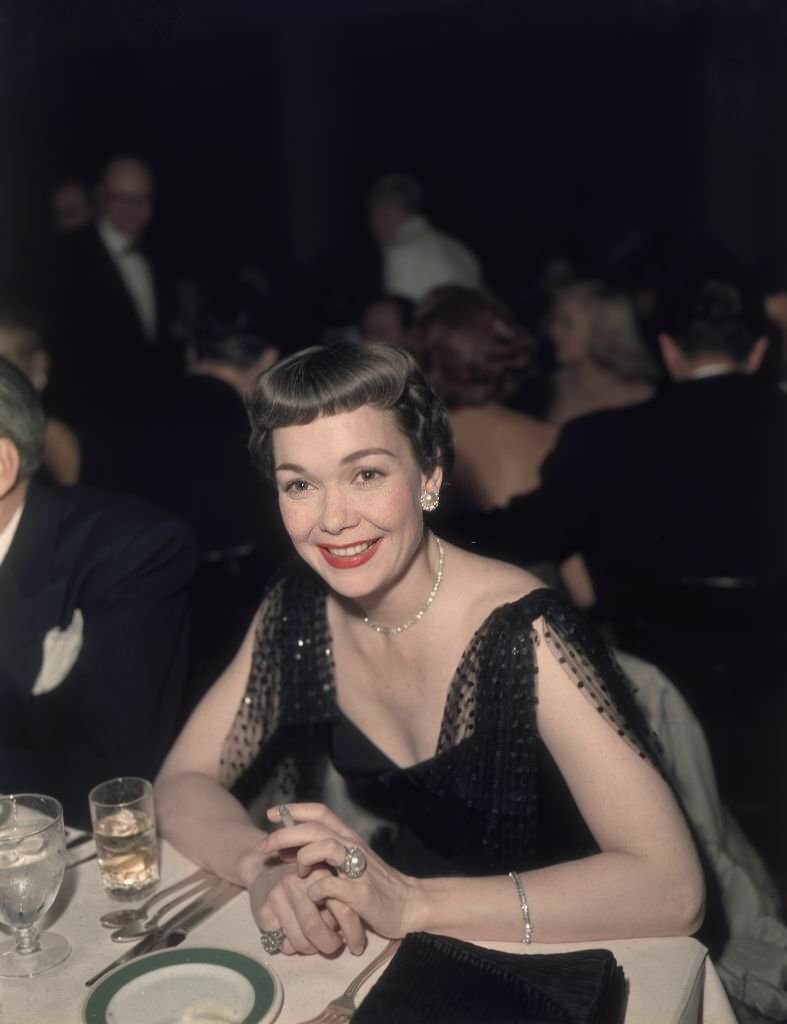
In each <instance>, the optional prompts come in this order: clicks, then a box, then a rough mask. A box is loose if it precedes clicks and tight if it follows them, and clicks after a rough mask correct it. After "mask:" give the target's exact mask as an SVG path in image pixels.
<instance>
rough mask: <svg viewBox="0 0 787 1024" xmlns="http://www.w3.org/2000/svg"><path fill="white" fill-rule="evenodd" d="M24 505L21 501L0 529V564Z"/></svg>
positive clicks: (12, 539)
mask: <svg viewBox="0 0 787 1024" xmlns="http://www.w3.org/2000/svg"><path fill="white" fill-rule="evenodd" d="M24 507H25V503H24V502H22V504H21V505H20V506H19V508H18V509H17V510H16V512H14V514H13V515H12V516H11V518H10V520H9V521H8V522H7V523H6V525H5V526H4V527H3V529H2V530H0V565H2V564H3V562H4V561H5V556H6V555H7V554H8V552H9V550H10V548H11V545H12V544H13V541H14V536H15V534H16V528H17V527H18V526H19V520H20V519H21V518H22V511H23V509H24Z"/></svg>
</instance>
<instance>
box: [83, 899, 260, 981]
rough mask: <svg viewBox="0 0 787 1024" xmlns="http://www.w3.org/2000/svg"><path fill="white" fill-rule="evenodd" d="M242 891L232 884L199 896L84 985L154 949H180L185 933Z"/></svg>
mask: <svg viewBox="0 0 787 1024" xmlns="http://www.w3.org/2000/svg"><path fill="white" fill-rule="evenodd" d="M242 891H243V890H242V888H241V887H240V886H239V885H233V884H232V883H231V882H222V881H220V882H218V883H217V885H215V886H214V887H213V888H212V889H211V890H209V892H207V893H202V895H200V896H198V897H197V898H196V899H194V900H192V901H191V903H189V904H187V905H186V906H185V907H183V908H182V909H181V910H179V911H178V912H177V914H173V915H172V917H171V918H170V919H169V921H167V922H166V924H163V925H161V926H160V927H158V928H156V929H154V930H153V931H152V932H150V934H149V935H146V936H145V937H144V938H143V939H141V940H140V941H139V942H138V943H136V945H134V946H132V947H131V949H130V950H129V951H128V952H127V953H124V954H123V956H119V957H118V958H117V959H116V960H113V961H112V963H111V964H107V966H106V967H104V968H103V969H102V970H100V971H99V972H98V974H94V975H93V977H92V978H88V980H87V981H86V982H85V985H86V986H87V987H88V988H89V987H90V986H91V985H93V984H95V982H97V981H98V979H99V978H103V977H104V975H105V974H108V973H109V972H110V971H113V970H114V969H115V968H116V967H120V966H121V965H122V964H126V963H128V962H129V960H134V959H135V958H136V957H138V956H143V955H144V954H145V953H152V952H154V951H155V950H157V949H168V948H170V947H171V946H177V945H179V944H180V943H181V942H183V940H184V939H185V938H186V936H187V935H188V929H190V928H196V926H197V925H198V924H201V923H202V922H203V921H204V920H205V919H206V918H207V917H210V916H211V914H215V913H216V911H217V910H220V909H221V908H222V907H223V906H224V905H225V904H226V903H229V902H230V900H233V899H235V897H236V896H237V895H238V893H240V892H242Z"/></svg>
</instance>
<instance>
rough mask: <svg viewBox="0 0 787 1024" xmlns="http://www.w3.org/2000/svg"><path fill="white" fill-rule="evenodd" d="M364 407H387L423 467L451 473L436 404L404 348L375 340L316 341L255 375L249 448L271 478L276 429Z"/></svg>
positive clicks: (446, 432)
mask: <svg viewBox="0 0 787 1024" xmlns="http://www.w3.org/2000/svg"><path fill="white" fill-rule="evenodd" d="M364 405H373V406H375V407H376V408H378V409H390V410H391V411H392V412H393V414H394V416H395V418H396V423H397V426H398V428H399V430H400V431H401V432H402V433H403V434H404V435H405V437H407V438H408V440H409V441H410V444H411V445H412V447H413V452H414V454H415V458H416V461H417V462H418V465H419V467H420V469H421V470H422V472H424V473H431V472H432V470H434V469H435V467H437V466H440V467H441V469H442V470H443V472H444V473H445V474H448V473H449V472H450V470H451V466H452V464H453V457H454V449H453V441H452V439H451V428H450V427H449V425H448V414H447V413H446V410H445V407H444V405H443V403H442V402H441V401H440V399H439V398H438V397H437V396H436V395H435V393H434V392H433V391H432V389H431V387H430V386H429V384H428V383H427V381H426V378H425V377H424V375H423V373H422V372H421V369H420V368H419V366H418V364H417V363H416V361H415V359H413V357H412V356H411V355H410V354H409V353H408V352H405V351H404V349H400V348H395V347H393V346H391V345H381V344H376V343H368V344H355V343H350V342H340V343H339V344H335V345H315V346H313V347H311V348H305V349H303V350H302V351H300V352H296V353H295V354H294V355H292V356H289V357H288V358H287V359H283V360H282V361H281V362H280V363H277V364H276V365H275V366H272V367H271V369H270V370H266V371H265V372H264V373H262V374H261V375H260V377H259V380H258V381H257V385H256V387H255V389H254V393H253V394H252V397H251V399H250V400H249V403H248V413H249V419H250V421H251V440H250V442H249V448H250V450H251V452H252V454H253V456H254V458H255V460H256V462H257V464H258V466H259V467H260V469H261V470H262V472H263V473H264V475H265V476H266V477H268V478H269V479H272V478H273V459H272V451H271V448H272V443H271V442H272V432H273V431H274V430H275V429H276V428H277V427H293V426H302V425H304V424H306V423H311V422H313V421H314V420H316V419H318V418H319V417H320V416H335V415H336V414H337V413H340V412H354V411H355V410H356V409H360V408H361V407H362V406H364Z"/></svg>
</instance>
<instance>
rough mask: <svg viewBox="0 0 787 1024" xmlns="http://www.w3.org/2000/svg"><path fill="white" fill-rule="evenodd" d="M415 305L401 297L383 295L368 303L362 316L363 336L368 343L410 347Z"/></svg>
mask: <svg viewBox="0 0 787 1024" xmlns="http://www.w3.org/2000/svg"><path fill="white" fill-rule="evenodd" d="M414 314H415V303H413V302H411V301H410V300H409V299H405V298H404V297H403V296H401V295H381V296H379V298H376V299H372V301H371V302H369V303H367V305H366V306H365V308H364V310H363V314H362V316H361V335H362V337H363V338H364V340H366V341H384V342H385V343H386V345H399V346H401V347H402V348H408V347H409V338H408V335H409V331H410V327H411V325H412V322H413V316H414Z"/></svg>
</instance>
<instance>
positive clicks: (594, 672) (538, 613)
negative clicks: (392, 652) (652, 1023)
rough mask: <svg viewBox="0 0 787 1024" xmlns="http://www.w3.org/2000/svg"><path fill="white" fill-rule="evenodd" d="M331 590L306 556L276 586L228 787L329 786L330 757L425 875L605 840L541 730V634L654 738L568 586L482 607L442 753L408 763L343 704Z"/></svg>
mask: <svg viewBox="0 0 787 1024" xmlns="http://www.w3.org/2000/svg"><path fill="white" fill-rule="evenodd" d="M325 601H326V590H325V585H324V584H323V582H322V581H321V580H320V579H319V577H317V576H316V575H315V574H314V573H312V571H311V570H310V569H308V567H306V566H303V567H297V568H294V569H293V570H292V571H289V572H288V573H287V575H285V576H284V577H282V578H281V579H280V580H278V581H277V582H276V583H274V584H273V586H272V587H271V589H270V590H269V592H268V594H267V596H266V598H265V600H264V601H263V604H262V606H261V611H260V618H259V625H258V630H257V637H256V643H255V648H254V654H253V659H252V669H251V673H250V677H249V681H248V685H247V689H246V693H245V695H244V697H243V699H242V702H241V705H240V707H239V709H238V712H237V715H236V718H235V721H234V724H233V727H232V729H231V731H230V733H229V735H228V737H227V739H226V741H225V746H224V752H223V757H222V781H223V783H224V785H226V786H227V787H228V788H231V789H232V790H233V792H234V793H235V794H236V795H237V796H238V797H239V798H240V799H241V800H243V801H244V802H247V803H250V802H251V801H252V800H254V799H257V798H259V797H260V795H261V794H263V799H265V800H266V801H269V802H270V804H274V803H277V802H281V801H285V800H320V799H321V798H322V790H321V786H322V782H323V778H324V774H325V768H326V764H327V760H328V758H329V757H330V758H332V759H333V761H334V764H335V766H336V768H337V769H338V770H339V771H340V773H342V774H343V775H344V776H345V778H346V780H347V782H348V787H349V790H350V793H351V795H352V796H353V798H354V799H355V800H356V801H357V802H358V803H359V804H360V805H361V806H363V807H365V808H367V809H368V810H370V811H372V812H373V813H375V814H377V815H379V816H381V817H383V818H385V819H387V821H389V822H390V823H391V824H390V827H385V828H383V829H382V830H381V831H380V833H379V834H378V835H376V836H375V837H374V838H373V840H372V845H373V846H374V847H375V848H376V849H377V850H378V852H379V853H380V854H381V855H382V856H383V857H385V859H386V860H388V862H389V863H391V864H392V865H393V866H394V867H397V868H399V869H400V870H402V871H406V872H407V873H409V874H414V875H417V876H420V877H429V876H435V875H463V874H464V875H466V874H470V875H493V874H501V873H506V872H508V871H510V870H512V869H516V870H526V869H530V868H534V867H539V866H543V865H545V864H549V863H557V862H560V861H564V860H568V859H573V858H577V857H581V856H586V855H588V854H591V853H594V852H597V851H598V847H597V845H596V844H595V841H594V840H593V838H592V836H591V835H590V833H589V831H588V829H587V827H586V826H585V824H584V822H583V820H582V817H581V815H580V814H579V811H578V809H577V808H576V805H575V804H574V801H573V799H572V797H571V795H570V793H569V792H568V789H567V787H566V785H565V783H564V782H563V780H562V777H561V776H560V773H559V771H558V770H557V768H556V766H555V765H554V762H553V761H552V759H551V757H550V755H549V753H548V751H547V750H546V747H545V746H544V744H543V743H542V741H541V740H540V738H539V736H538V731H537V724H536V679H537V656H536V653H537V652H536V648H537V645H538V644H539V643H547V644H548V645H549V647H550V650H551V651H552V653H553V654H554V656H555V657H556V659H557V660H558V661H559V662H560V664H561V665H562V666H563V668H564V670H565V672H566V676H567V681H570V683H571V684H572V685H575V686H577V687H579V688H580V689H581V690H582V692H583V693H584V694H585V695H586V697H587V699H588V700H589V701H591V702H592V703H593V705H594V707H596V709H597V710H598V713H599V714H600V715H602V716H603V717H604V719H605V720H606V721H607V722H608V724H609V726H610V728H613V729H615V731H616V732H617V733H618V734H619V736H620V737H621V742H625V743H627V744H629V745H630V746H631V747H632V748H633V749H635V750H636V752H637V753H638V755H639V756H640V757H642V758H649V759H650V760H652V761H653V762H657V759H658V755H657V752H656V746H657V745H656V743H655V740H654V738H653V737H652V734H650V732H649V730H648V729H647V727H646V725H645V722H644V719H643V718H642V715H641V713H640V712H639V710H638V708H637V707H636V705H635V704H634V701H633V699H632V696H631V693H630V690H629V684H628V681H627V680H626V679H625V677H624V676H623V674H622V673H621V671H620V670H619V669H618V667H617V664H616V663H615V661H614V659H613V658H612V657H611V655H610V654H609V652H608V650H607V648H606V647H605V645H604V644H603V642H602V641H601V640H600V639H599V638H598V637H597V636H596V635H595V634H594V632H593V631H592V630H591V629H589V628H588V627H587V625H586V624H585V623H584V622H583V620H582V618H581V617H580V616H579V615H578V614H577V613H576V611H575V610H574V609H573V608H572V607H571V606H570V605H569V604H567V603H566V601H565V600H564V599H563V598H562V597H561V596H560V595H558V594H557V593H556V592H554V591H551V590H548V589H546V588H541V589H538V590H534V591H532V592H531V593H529V594H527V595H526V596H525V597H522V598H521V599H519V600H518V601H514V602H512V603H509V604H504V605H501V606H500V607H498V608H496V609H495V610H494V611H493V612H492V613H491V614H490V615H489V616H488V617H487V618H486V620H485V621H484V622H483V623H482V625H481V626H480V627H479V629H478V630H477V631H476V632H475V634H474V635H473V637H472V638H471V640H470V642H469V643H468V645H467V647H466V648H465V651H464V653H463V655H462V658H461V661H460V663H459V665H458V667H457V669H456V672H455V674H454V677H453V679H452V681H451V684H450V686H449V689H448V695H447V698H446V703H445V707H444V712H443V719H442V724H441V728H440V734H439V739H438V744H437V749H436V752H435V755H434V756H433V757H432V758H429V759H428V760H426V761H423V762H421V763H419V764H417V765H415V766H412V767H408V768H400V767H398V766H396V765H395V764H393V762H391V761H389V760H388V759H387V758H386V756H385V755H384V754H383V753H382V751H380V750H378V749H377V747H375V746H374V745H373V744H372V743H371V742H370V741H369V740H368V739H367V737H366V736H364V734H363V733H361V732H360V731H359V730H358V729H357V728H356V727H355V726H354V725H353V723H352V722H351V721H350V720H349V719H348V718H346V717H345V716H344V715H343V714H342V713H341V711H340V710H339V708H338V705H337V701H336V688H335V680H334V664H333V656H332V641H331V637H330V633H329V629H328V623H327V616H326V604H325ZM536 624H539V625H536ZM539 626H540V628H539ZM381 679H382V680H383V681H384V666H382V667H381Z"/></svg>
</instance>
